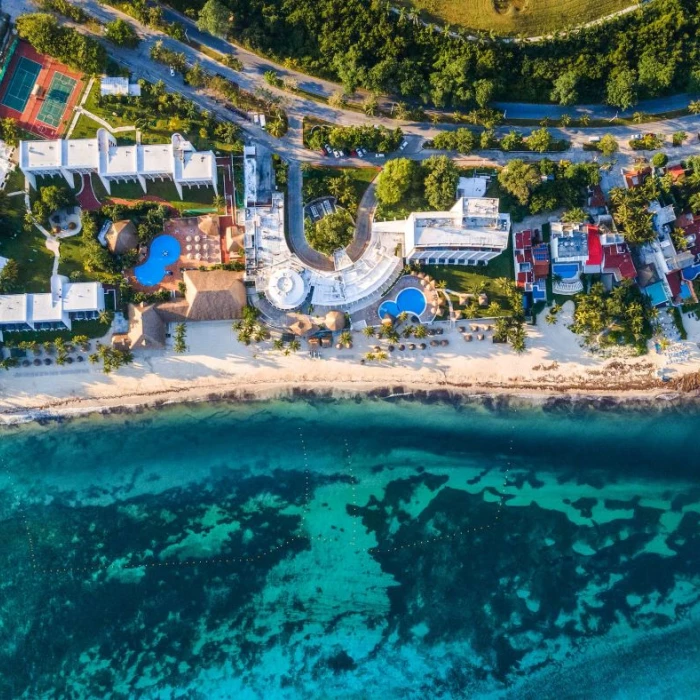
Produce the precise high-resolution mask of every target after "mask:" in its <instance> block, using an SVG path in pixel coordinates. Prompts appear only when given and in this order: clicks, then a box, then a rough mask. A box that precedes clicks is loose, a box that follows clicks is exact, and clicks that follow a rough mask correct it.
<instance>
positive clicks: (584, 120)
mask: <svg viewBox="0 0 700 700" xmlns="http://www.w3.org/2000/svg"><path fill="white" fill-rule="evenodd" d="M578 121H579V124H581V126H588V125H589V124H590V123H591V118H590V117H589V116H588V115H587V114H582V115H581V117H580V118H579V120H578Z"/></svg>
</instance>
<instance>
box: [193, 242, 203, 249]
mask: <svg viewBox="0 0 700 700" xmlns="http://www.w3.org/2000/svg"><path fill="white" fill-rule="evenodd" d="M194 249H195V250H202V246H201V245H199V243H197V245H196V246H195V247H194Z"/></svg>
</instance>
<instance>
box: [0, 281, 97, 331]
mask: <svg viewBox="0 0 700 700" xmlns="http://www.w3.org/2000/svg"><path fill="white" fill-rule="evenodd" d="M104 308H105V299H104V289H103V287H102V285H101V284H100V283H99V282H69V281H68V279H67V278H66V277H61V276H59V275H56V276H54V277H52V278H51V291H50V292H46V293H44V294H4V295H0V334H2V333H4V332H21V331H45V330H63V329H68V330H71V328H72V322H73V321H87V320H90V319H94V318H97V317H98V316H99V315H100V312H101V311H104Z"/></svg>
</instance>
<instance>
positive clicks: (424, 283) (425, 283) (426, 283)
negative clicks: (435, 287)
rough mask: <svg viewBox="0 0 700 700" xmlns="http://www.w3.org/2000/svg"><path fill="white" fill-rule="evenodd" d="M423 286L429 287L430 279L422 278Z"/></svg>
mask: <svg viewBox="0 0 700 700" xmlns="http://www.w3.org/2000/svg"><path fill="white" fill-rule="evenodd" d="M421 286H423V287H427V286H428V280H426V279H422V280H421Z"/></svg>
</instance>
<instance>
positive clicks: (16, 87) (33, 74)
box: [2, 56, 41, 113]
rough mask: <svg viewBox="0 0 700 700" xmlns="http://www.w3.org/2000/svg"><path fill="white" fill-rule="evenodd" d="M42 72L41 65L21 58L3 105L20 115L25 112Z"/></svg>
mask: <svg viewBox="0 0 700 700" xmlns="http://www.w3.org/2000/svg"><path fill="white" fill-rule="evenodd" d="M40 71H41V65H40V64H39V63H36V62H34V61H30V60H29V59H28V58H25V57H24V56H21V57H20V59H19V61H18V62H17V67H16V68H15V72H14V73H13V74H12V79H11V80H10V84H9V85H8V87H7V91H6V92H5V95H4V97H3V98H2V104H4V105H5V107H9V108H10V109H14V110H17V111H18V112H20V113H21V112H24V108H25V107H26V106H27V102H28V101H29V96H30V95H31V94H32V88H33V87H34V84H35V83H36V79H37V78H38V77H39V73H40Z"/></svg>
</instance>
